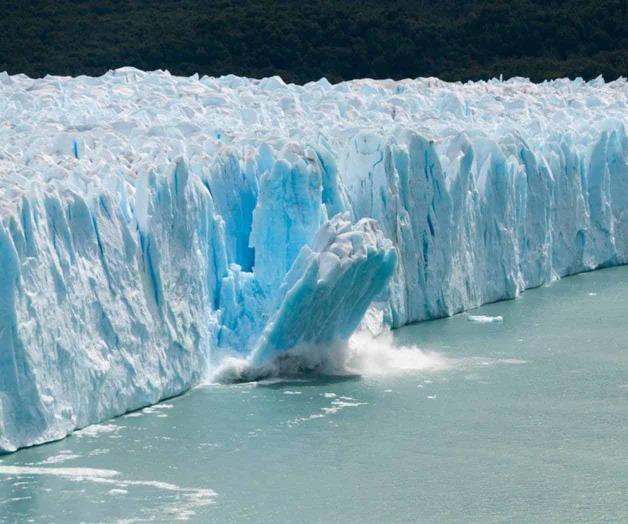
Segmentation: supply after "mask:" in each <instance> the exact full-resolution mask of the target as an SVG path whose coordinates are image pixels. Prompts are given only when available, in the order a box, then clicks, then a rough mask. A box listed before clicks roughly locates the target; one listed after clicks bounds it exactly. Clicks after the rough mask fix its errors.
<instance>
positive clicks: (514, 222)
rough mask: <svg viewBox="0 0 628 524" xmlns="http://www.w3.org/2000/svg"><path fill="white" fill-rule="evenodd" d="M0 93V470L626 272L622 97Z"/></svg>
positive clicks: (327, 91) (467, 87)
mask: <svg viewBox="0 0 628 524" xmlns="http://www.w3.org/2000/svg"><path fill="white" fill-rule="evenodd" d="M0 89H1V90H2V97H1V98H0V109H1V110H2V119H1V121H0V126H1V127H0V137H1V140H0V169H1V170H2V175H1V176H0V213H1V217H0V450H4V451H11V450H14V449H16V448H18V447H22V446H27V445H32V444H37V443H41V442H45V441H48V440H53V439H57V438H61V437H63V436H65V435H67V434H68V433H70V432H71V431H73V430H74V429H76V428H79V427H83V426H85V425H88V424H90V423H94V422H98V421H100V420H103V419H106V418H108V417H111V416H115V415H118V414H122V413H124V412H126V411H129V410H133V409H138V408H140V407H143V406H146V405H148V404H151V403H154V402H157V401H158V400H160V399H162V398H165V397H169V396H172V395H176V394H179V393H181V392H183V391H185V390H187V389H189V388H190V387H192V386H193V385H195V384H197V383H199V382H200V381H201V380H202V379H203V378H204V377H206V376H207V373H208V370H209V371H212V370H220V369H223V368H224V367H225V363H227V362H229V361H230V359H236V360H237V361H238V362H239V363H240V368H239V369H238V370H237V371H234V368H233V367H231V368H229V367H228V366H227V368H225V369H229V370H230V371H229V372H225V371H224V369H223V375H222V376H223V377H224V376H225V373H226V376H228V375H229V373H234V372H235V373H236V376H235V377H232V378H239V379H242V378H244V379H247V378H254V377H257V376H260V375H263V374H268V373H273V372H281V371H286V370H287V371H292V370H294V369H295V366H296V367H297V368H304V367H305V368H312V369H315V368H316V367H317V366H319V365H321V364H323V363H324V362H322V361H323V360H326V359H329V360H332V361H334V360H336V364H338V362H337V360H338V359H339V358H341V357H342V347H343V345H344V344H345V343H346V341H347V339H348V338H349V337H350V336H351V334H352V333H353V332H354V331H355V330H356V329H359V328H360V326H362V329H366V328H368V329H371V330H373V331H378V330H381V329H383V328H384V327H386V326H389V327H399V326H402V325H404V324H407V323H410V322H416V321H420V320H425V319H429V318H435V317H440V316H446V315H451V314H454V313H457V312H459V311H463V310H465V309H469V308H472V307H475V306H478V305H480V304H483V303H486V302H492V301H496V300H501V299H506V298H513V297H515V296H517V295H518V294H519V293H520V292H521V291H523V290H524V289H526V288H529V287H535V286H539V285H542V284H544V283H546V282H549V281H551V280H553V279H556V278H558V277H561V276H565V275H569V274H574V273H578V272H581V271H587V270H591V269H595V268H597V267H602V266H610V265H616V264H624V263H626V262H627V261H628V137H627V135H626V118H627V116H628V86H627V83H626V80H625V79H620V80H618V81H615V82H611V83H604V82H603V81H602V80H601V79H598V80H595V81H593V82H589V83H585V82H583V81H581V80H576V81H568V80H559V81H554V82H547V83H544V84H538V85H537V84H532V83H530V82H529V81H527V80H523V79H512V80H509V81H507V82H498V81H489V82H478V83H468V84H464V85H463V84H448V83H444V82H440V81H438V80H436V79H418V80H406V81H399V82H393V81H370V80H360V81H353V82H346V83H342V84H338V85H333V86H332V85H331V84H329V83H328V82H326V81H324V80H322V81H320V82H316V83H310V84H307V85H305V86H296V85H285V84H284V83H283V82H282V81H281V80H280V79H278V78H269V79H264V80H261V81H260V80H251V79H244V78H237V77H233V76H229V77H222V78H217V79H216V78H207V77H204V78H198V77H190V78H177V77H173V76H171V75H169V74H168V73H167V72H154V73H144V72H142V71H138V70H135V69H132V68H124V69H119V70H116V71H113V72H110V73H108V74H106V75H104V76H103V77H100V78H88V77H79V78H75V79H72V78H61V77H46V78H45V79H40V80H33V79H30V78H27V77H25V76H20V75H18V76H9V75H6V74H2V75H0ZM367 313H368V314H367ZM365 315H366V316H365ZM340 364H341V363H340Z"/></svg>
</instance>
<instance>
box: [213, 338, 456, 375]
mask: <svg viewBox="0 0 628 524" xmlns="http://www.w3.org/2000/svg"><path fill="white" fill-rule="evenodd" d="M453 364H454V359H451V358H447V357H445V356H443V355H442V354H440V353H437V352H434V351H425V350H422V349H420V348H419V347H418V346H416V345H409V346H406V345H403V346H399V345H396V344H395V342H394V338H393V335H392V333H391V332H390V331H386V332H384V333H382V334H380V335H378V336H374V335H372V334H371V333H369V332H368V331H360V332H358V333H355V334H354V335H353V336H352V337H351V338H350V339H349V340H348V341H343V342H338V343H335V344H328V345H325V346H311V345H302V346H299V347H298V348H295V349H292V350H290V351H288V352H285V353H280V354H277V355H276V356H275V357H274V358H273V359H271V360H269V361H267V362H265V363H264V364H263V365H261V366H259V365H253V361H252V359H251V358H250V357H242V356H236V355H221V357H220V359H219V362H218V363H217V365H214V366H212V367H211V368H210V372H209V375H208V382H209V383H232V382H250V381H257V380H263V379H268V378H275V377H295V376H299V375H303V374H309V375H325V376H365V377H368V376H378V375H391V374H397V373H406V372H411V371H443V370H446V369H449V368H450V367H452V366H453Z"/></svg>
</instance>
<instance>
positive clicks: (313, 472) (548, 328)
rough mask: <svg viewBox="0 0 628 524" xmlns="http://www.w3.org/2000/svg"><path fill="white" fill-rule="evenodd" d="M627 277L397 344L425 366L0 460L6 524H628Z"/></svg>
mask: <svg viewBox="0 0 628 524" xmlns="http://www.w3.org/2000/svg"><path fill="white" fill-rule="evenodd" d="M627 313H628V267H624V268H617V269H610V270H604V271H599V272H595V273H590V274H586V275H580V276H576V277H572V278H569V279H565V280H563V281H560V282H558V283H556V284H554V285H552V286H550V287H545V288H541V289H538V290H532V291H528V292H526V293H525V294H524V295H523V296H522V297H521V298H520V299H518V300H515V301H510V302H501V303H498V304H492V305H489V306H485V307H483V308H480V309H479V310H476V311H474V312H472V315H484V316H496V315H501V316H502V317H503V322H492V323H481V322H473V321H470V319H469V317H468V316H467V315H460V316H457V317H454V318H451V319H445V320H438V321H433V322H428V323H423V324H419V325H416V326H411V327H407V328H404V329H401V330H399V331H397V332H396V333H395V345H397V346H402V345H412V344H416V345H418V346H419V347H421V348H423V349H424V350H426V351H427V350H429V351H433V352H436V354H435V355H434V354H431V353H425V354H419V353H417V354H418V355H419V356H420V359H419V360H421V362H423V363H424V364H425V365H426V366H427V369H423V370H417V369H413V370H412V369H411V370H405V371H396V372H395V371H393V372H390V371H389V372H387V373H383V374H374V375H371V376H367V377H363V378H360V379H357V378H345V379H338V378H336V379H334V378H317V379H314V378H306V379H303V380H300V381H288V382H275V383H272V382H271V383H263V384H258V385H251V384H241V385H232V386H207V387H203V388H198V389H196V390H194V391H192V392H191V393H189V394H187V395H184V396H182V397H179V398H176V399H172V400H170V401H168V402H165V403H163V404H162V405H160V406H157V407H155V408H149V409H147V410H144V411H143V412H139V413H133V414H130V415H127V416H125V417H121V418H118V419H116V420H113V421H109V422H106V423H104V424H102V425H100V426H97V427H95V428H88V430H86V431H83V432H79V433H77V434H76V435H74V436H72V437H70V438H68V439H65V440H63V441H61V442H57V443H53V444H49V445H45V446H40V447H36V448H32V449H27V450H22V451H20V452H18V453H15V454H13V455H7V456H4V457H1V462H0V522H11V523H13V522H172V521H174V520H175V519H188V521H189V522H217V523H223V522H224V523H236V522H237V523H241V522H245V523H246V522H301V523H310V522H311V523H314V522H320V523H330V522H331V523H382V522H387V523H395V522H510V521H517V522H626V521H628V322H627V321H626V320H627Z"/></svg>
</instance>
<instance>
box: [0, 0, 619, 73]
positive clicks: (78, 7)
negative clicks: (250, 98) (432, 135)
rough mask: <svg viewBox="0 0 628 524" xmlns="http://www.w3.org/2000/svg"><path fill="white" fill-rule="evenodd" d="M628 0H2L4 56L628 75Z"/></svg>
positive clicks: (8, 61) (80, 64) (190, 68)
mask: <svg viewBox="0 0 628 524" xmlns="http://www.w3.org/2000/svg"><path fill="white" fill-rule="evenodd" d="M627 4H628V1H627V0H571V1H564V0H515V1H508V0H495V1H481V0H442V1H438V0H388V1H386V0H310V1H307V0H306V1H301V0H0V7H1V9H0V70H7V71H9V72H10V73H26V74H28V75H30V76H43V75H45V74H48V73H50V74H60V75H78V74H90V75H99V74H102V73H104V72H105V71H107V70H108V69H113V68H115V67H120V66H123V65H133V66H135V67H138V68H141V69H145V70H153V69H168V70H170V71H171V72H172V73H174V74H181V75H190V74H193V73H200V74H208V75H222V74H227V73H234V74H237V75H246V76H253V77H262V76H269V75H274V74H279V75H281V76H282V77H283V78H284V79H285V80H287V81H293V82H300V83H303V82H307V81H309V80H316V79H319V78H321V77H323V76H325V77H327V78H328V79H329V80H331V81H338V80H343V79H350V78H357V77H374V78H405V77H417V76H438V77H440V78H443V79H446V80H466V79H479V78H487V77H493V76H499V75H500V74H503V75H504V77H510V76H527V77H530V78H531V79H532V80H535V81H539V80H542V79H545V78H556V77H563V76H568V77H572V78H573V77H576V76H582V77H584V78H586V79H589V78H592V77H595V76H597V75H599V74H603V75H604V77H605V78H606V79H607V80H612V79H615V78H617V77H618V76H626V75H628V7H627Z"/></svg>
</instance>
